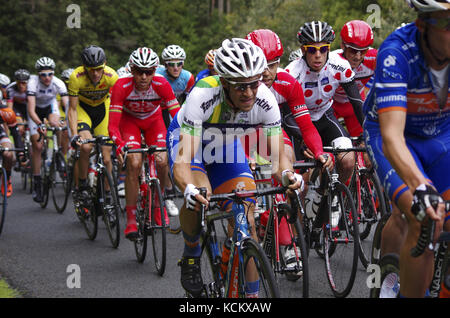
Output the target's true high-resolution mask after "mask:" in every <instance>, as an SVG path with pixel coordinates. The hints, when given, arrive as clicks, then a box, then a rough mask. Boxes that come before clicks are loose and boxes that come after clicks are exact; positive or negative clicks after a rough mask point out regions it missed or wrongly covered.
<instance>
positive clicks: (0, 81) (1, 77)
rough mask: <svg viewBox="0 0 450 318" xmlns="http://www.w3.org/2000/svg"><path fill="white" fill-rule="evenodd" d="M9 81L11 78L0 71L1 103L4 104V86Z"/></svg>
mask: <svg viewBox="0 0 450 318" xmlns="http://www.w3.org/2000/svg"><path fill="white" fill-rule="evenodd" d="M9 83H11V80H10V79H9V77H8V76H6V75H5V74H2V73H0V93H1V95H2V99H1V103H2V104H4V103H5V102H6V86H8V85H9Z"/></svg>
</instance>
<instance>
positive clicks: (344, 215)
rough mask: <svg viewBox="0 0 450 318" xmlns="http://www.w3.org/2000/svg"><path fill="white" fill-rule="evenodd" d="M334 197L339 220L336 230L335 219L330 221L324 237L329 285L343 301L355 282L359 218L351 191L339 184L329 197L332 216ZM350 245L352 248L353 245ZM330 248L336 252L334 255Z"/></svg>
mask: <svg viewBox="0 0 450 318" xmlns="http://www.w3.org/2000/svg"><path fill="white" fill-rule="evenodd" d="M335 196H337V197H338V201H337V202H338V204H339V205H340V219H339V221H338V223H337V226H336V227H334V228H333V227H332V225H331V222H332V220H329V221H328V222H327V224H326V225H325V226H324V230H323V232H322V236H323V241H324V255H325V271H326V274H327V279H328V283H329V285H330V287H331V290H332V292H333V294H334V296H335V297H336V298H343V297H346V296H347V295H348V294H349V293H350V291H351V290H352V288H353V284H354V282H355V277H356V270H357V266H358V258H359V257H358V254H359V240H360V239H359V228H358V218H357V217H355V216H356V215H357V212H356V208H355V204H354V202H353V199H352V195H351V193H350V190H349V189H348V188H347V186H346V185H344V184H342V183H340V182H339V183H336V184H335V188H334V189H333V190H332V191H331V193H330V194H329V196H328V213H329V214H328V215H329V217H331V213H332V202H333V198H334V197H335ZM351 243H353V244H352V245H353V246H350V244H351ZM347 247H348V248H347ZM330 249H333V250H334V251H333V253H331V255H330V252H329V251H330ZM349 253H350V254H351V258H350V257H349ZM348 268H350V271H348ZM346 273H347V274H346Z"/></svg>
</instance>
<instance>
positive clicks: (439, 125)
mask: <svg viewBox="0 0 450 318" xmlns="http://www.w3.org/2000/svg"><path fill="white" fill-rule="evenodd" d="M419 43H420V33H419V31H418V29H417V27H416V26H415V24H414V23H411V24H408V25H406V26H404V27H402V28H400V29H398V30H396V31H394V32H393V33H392V34H391V35H389V36H388V37H387V38H386V40H385V41H384V42H383V44H382V45H381V47H380V49H379V51H378V56H377V66H376V70H375V74H374V78H373V82H372V83H371V85H372V87H371V89H370V92H369V94H368V96H367V99H366V101H365V103H364V113H365V116H366V120H365V122H364V136H365V140H366V145H367V148H368V151H369V154H370V156H371V159H372V163H373V165H374V167H375V168H376V170H377V174H378V176H379V177H380V180H381V182H382V184H383V186H384V189H385V191H386V192H387V193H388V195H389V198H390V199H391V200H393V202H395V203H397V201H398V199H399V198H400V196H401V195H402V194H403V193H404V192H405V191H407V190H408V187H407V185H406V184H405V183H404V181H403V180H402V178H400V176H399V175H398V174H397V172H396V171H395V169H394V168H393V167H392V165H391V163H390V162H389V160H387V158H386V157H385V155H384V151H383V138H382V135H381V131H380V125H379V122H378V115H379V114H381V113H383V112H388V111H404V112H406V123H405V129H404V131H405V132H404V137H405V143H406V146H407V147H408V150H409V152H410V154H411V156H412V157H413V158H414V161H415V163H416V165H417V167H418V168H419V170H420V171H421V172H422V174H423V175H424V177H425V178H426V179H427V180H428V181H429V182H431V183H432V184H433V185H434V186H435V187H436V189H437V190H438V192H439V193H441V194H442V195H443V196H444V197H448V195H449V194H450V166H449V162H450V151H449V150H450V104H449V99H448V96H449V94H448V88H443V91H439V92H438V89H436V88H435V87H434V84H433V80H432V74H431V72H430V69H429V68H428V67H427V65H426V62H425V60H424V56H423V52H422V50H421V48H420V46H419ZM449 82H450V81H449ZM444 87H445V86H444ZM445 90H447V95H445ZM437 93H440V94H441V95H439V96H441V98H440V99H438V98H437V96H438V94H437ZM445 97H447V99H446V98H445ZM439 100H440V101H441V103H440V104H439Z"/></svg>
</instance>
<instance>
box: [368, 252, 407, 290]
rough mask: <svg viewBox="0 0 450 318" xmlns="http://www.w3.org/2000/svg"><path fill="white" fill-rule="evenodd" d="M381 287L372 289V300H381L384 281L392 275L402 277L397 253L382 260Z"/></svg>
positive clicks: (385, 256)
mask: <svg viewBox="0 0 450 318" xmlns="http://www.w3.org/2000/svg"><path fill="white" fill-rule="evenodd" d="M379 265H380V282H379V285H380V287H378V288H377V287H373V288H371V289H370V298H380V290H381V286H382V285H383V281H384V279H385V278H386V277H387V276H388V275H389V274H391V273H393V274H396V275H397V276H398V277H400V267H399V257H398V255H397V254H395V253H388V254H385V255H383V257H381V259H380V263H379Z"/></svg>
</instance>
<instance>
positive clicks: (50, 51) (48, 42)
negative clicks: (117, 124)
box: [0, 0, 415, 77]
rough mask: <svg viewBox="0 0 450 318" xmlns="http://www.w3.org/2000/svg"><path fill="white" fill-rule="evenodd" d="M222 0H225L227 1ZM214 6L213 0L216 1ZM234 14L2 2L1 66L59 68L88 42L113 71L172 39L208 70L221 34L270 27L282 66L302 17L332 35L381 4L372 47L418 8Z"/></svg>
mask: <svg viewBox="0 0 450 318" xmlns="http://www.w3.org/2000/svg"><path fill="white" fill-rule="evenodd" d="M224 1H227V0H224ZM215 2H216V4H217V3H218V0H215ZM229 3H230V5H231V9H232V10H231V12H227V13H221V12H219V10H217V9H212V8H211V7H210V6H211V0H170V1H167V0H134V1H131V0H91V1H87V0H78V1H74V0H21V1H2V4H1V10H2V19H0V30H2V31H1V34H0V43H1V48H2V49H1V50H0V61H1V66H0V72H1V73H5V74H7V75H8V76H10V77H12V74H13V73H14V71H15V70H16V69H18V68H27V69H29V70H30V71H31V72H34V63H35V61H36V60H37V59H38V58H39V57H41V56H49V57H51V58H53V59H54V60H55V62H56V65H57V69H56V73H57V74H60V73H61V72H62V71H63V70H64V69H66V68H68V67H76V66H78V65H79V64H80V53H81V51H82V49H83V48H84V47H85V46H87V45H91V44H95V45H99V46H101V47H103V48H104V50H105V52H106V55H107V60H108V64H109V65H110V66H111V67H113V68H115V69H118V68H119V67H121V66H123V65H124V64H125V63H126V62H127V60H128V57H129V55H130V53H131V52H132V51H133V50H134V49H135V48H137V47H139V46H148V47H151V48H152V49H154V50H155V51H156V52H157V53H158V55H160V54H161V51H162V50H163V49H164V47H166V46H167V45H170V44H178V45H180V46H182V47H183V48H184V49H185V51H186V53H187V60H186V63H185V68H186V69H188V70H190V71H191V72H192V73H194V74H196V73H197V72H199V71H200V70H202V69H204V68H205V63H204V57H205V54H206V53H207V52H208V51H209V50H210V49H212V48H217V47H219V46H220V45H221V42H222V41H223V40H224V39H225V38H231V37H245V36H246V35H247V34H248V33H249V32H251V31H253V30H256V29H262V28H267V29H271V30H273V31H275V32H276V33H277V34H278V35H279V36H280V38H281V41H282V43H283V46H284V49H285V54H284V56H283V59H282V65H286V64H287V59H288V56H289V53H290V52H291V51H293V50H295V49H297V48H298V42H297V39H296V33H297V31H298V28H299V27H300V26H301V25H302V24H303V23H304V22H307V21H312V20H319V19H320V20H324V21H327V22H328V23H330V24H331V25H332V26H333V28H334V30H335V32H336V35H337V40H336V41H335V43H333V48H337V47H338V46H339V31H340V29H341V28H342V26H343V25H344V23H345V22H347V21H349V20H351V19H362V20H366V21H368V20H370V19H372V18H373V16H374V13H373V12H372V11H369V10H368V8H369V6H370V5H378V6H379V8H381V11H380V14H379V17H380V21H381V22H380V23H381V24H380V27H379V28H374V32H375V44H374V46H375V47H377V46H379V45H380V44H381V42H382V40H383V39H384V38H385V37H386V36H387V35H388V34H389V33H390V32H392V31H393V30H394V29H395V28H396V27H397V26H399V25H400V24H401V23H402V22H409V21H413V20H414V18H415V13H414V11H413V10H411V9H409V8H408V7H407V6H406V4H405V3H404V1H403V0H333V1H331V0H245V1H243V0H229ZM71 4H76V5H78V6H79V8H80V14H81V15H80V23H81V25H80V28H77V27H75V28H71V27H70V25H69V24H68V22H70V21H72V20H71V19H73V13H74V12H73V11H71V10H68V8H69V5H71Z"/></svg>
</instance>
